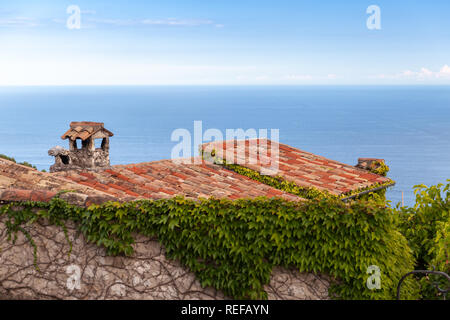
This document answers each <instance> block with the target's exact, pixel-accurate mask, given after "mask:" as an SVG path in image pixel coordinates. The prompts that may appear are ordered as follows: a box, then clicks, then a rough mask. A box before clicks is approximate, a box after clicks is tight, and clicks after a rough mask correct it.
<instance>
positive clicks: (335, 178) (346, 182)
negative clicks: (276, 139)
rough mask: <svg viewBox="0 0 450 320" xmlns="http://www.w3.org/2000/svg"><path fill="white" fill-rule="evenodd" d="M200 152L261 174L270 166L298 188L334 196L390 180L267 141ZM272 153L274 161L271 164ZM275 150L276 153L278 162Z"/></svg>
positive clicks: (211, 145) (212, 147) (211, 147)
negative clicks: (315, 189)
mask: <svg viewBox="0 0 450 320" xmlns="http://www.w3.org/2000/svg"><path fill="white" fill-rule="evenodd" d="M201 149H202V150H203V151H205V152H206V153H210V152H211V151H213V150H214V151H215V156H216V157H219V158H220V159H225V160H226V162H227V163H235V164H239V165H241V166H243V167H246V168H249V169H252V170H255V171H258V172H260V173H261V174H268V173H267V171H270V170H268V169H270V167H274V168H277V167H278V171H276V172H270V175H273V176H280V177H283V179H285V180H287V181H291V182H294V183H296V184H297V185H299V186H301V187H314V188H317V189H319V190H326V191H328V192H330V193H332V194H335V195H341V194H345V193H347V192H350V191H353V190H358V189H362V188H370V187H371V186H374V187H375V186H376V185H377V184H380V183H388V182H390V181H391V180H390V179H388V178H386V177H383V176H380V175H376V174H373V173H370V172H369V171H366V170H361V169H358V168H356V167H354V166H351V165H347V164H344V163H340V162H337V161H334V160H330V159H327V158H324V157H321V156H318V155H315V154H312V153H309V152H305V151H302V150H299V149H296V148H293V147H290V146H288V145H285V144H281V143H273V142H272V141H270V140H267V139H253V140H246V141H243V140H242V141H235V140H230V141H219V142H210V143H205V144H203V145H202V146H201ZM272 150H274V153H273V154H274V161H272V162H271V160H270V158H271V155H272ZM276 150H279V151H278V160H276V159H277V157H276ZM233 161H234V162H233ZM264 169H266V172H264Z"/></svg>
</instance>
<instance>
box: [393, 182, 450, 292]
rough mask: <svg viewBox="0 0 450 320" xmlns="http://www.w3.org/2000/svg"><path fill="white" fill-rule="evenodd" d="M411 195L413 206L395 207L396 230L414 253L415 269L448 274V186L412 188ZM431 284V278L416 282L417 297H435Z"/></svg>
mask: <svg viewBox="0 0 450 320" xmlns="http://www.w3.org/2000/svg"><path fill="white" fill-rule="evenodd" d="M449 181H450V180H449ZM414 192H415V194H416V204H415V206H414V207H413V208H409V207H399V206H397V209H396V212H397V214H398V215H399V217H400V224H399V227H400V230H401V232H402V234H403V235H404V236H405V237H406V239H407V240H408V243H409V246H410V247H411V248H412V250H413V252H414V256H415V258H416V261H417V263H416V266H415V269H421V270H423V269H428V270H431V269H433V268H434V267H436V270H439V271H444V272H447V273H449V271H450V268H449V263H448V260H449V259H448V256H449V252H450V251H449V248H450V246H449V242H450V232H449V228H450V227H449V226H450V184H447V185H445V186H444V185H443V184H438V185H436V186H431V187H427V186H425V185H419V186H415V191H414ZM434 280H435V279H434V278H433V277H431V279H428V278H423V279H422V280H420V283H421V287H422V292H421V294H422V296H423V297H424V298H426V299H433V298H436V297H437V291H436V289H435V288H433V287H432V285H431V282H432V281H434ZM443 284H444V285H445V286H448V285H449V284H448V283H443Z"/></svg>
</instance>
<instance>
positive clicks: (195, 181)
mask: <svg viewBox="0 0 450 320" xmlns="http://www.w3.org/2000/svg"><path fill="white" fill-rule="evenodd" d="M197 160H198V159H197ZM193 161H194V159H192V163H194V162H193ZM200 163H201V164H198V165H197V164H177V163H175V162H172V161H171V160H162V161H155V162H148V163H140V164H131V165H117V166H113V167H112V168H111V169H107V170H104V171H99V172H95V173H77V172H73V171H68V172H58V173H55V175H57V176H61V177H65V178H67V179H71V180H73V181H74V182H77V181H80V178H79V177H80V176H82V177H84V178H87V180H86V181H82V182H79V183H83V184H86V185H88V186H90V187H92V188H95V189H98V190H101V191H104V192H106V193H109V194H111V195H114V196H118V197H124V196H128V195H131V196H134V197H136V198H150V199H160V198H168V197H172V196H175V195H183V196H186V197H188V198H200V197H202V198H209V197H211V196H215V197H217V198H230V199H238V198H248V197H257V196H268V197H274V196H276V197H282V198H285V199H287V200H293V201H299V200H301V199H300V198H299V197H297V196H294V195H291V194H288V193H286V192H282V191H279V190H277V189H274V188H272V187H270V186H267V185H265V184H262V183H260V182H257V181H253V180H251V179H249V178H247V177H244V176H241V175H239V174H237V173H234V172H232V171H229V170H227V169H225V168H223V167H221V166H218V165H214V164H209V163H205V162H201V161H200ZM98 181H103V184H99V183H98ZM104 185H106V187H108V189H107V190H104V188H102V187H101V186H104Z"/></svg>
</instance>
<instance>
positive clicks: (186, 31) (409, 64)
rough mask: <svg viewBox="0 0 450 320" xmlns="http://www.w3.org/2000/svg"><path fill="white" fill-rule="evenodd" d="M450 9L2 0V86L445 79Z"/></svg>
mask: <svg viewBox="0 0 450 320" xmlns="http://www.w3.org/2000/svg"><path fill="white" fill-rule="evenodd" d="M70 5H76V6H78V7H79V8H80V9H81V15H80V17H81V20H80V21H81V29H72V30H71V29H69V28H68V27H67V20H68V18H69V17H70V16H71V14H69V13H67V8H68V7H69V6H70ZM370 5H377V6H378V7H379V8H380V9H381V20H380V21H381V29H380V30H376V29H375V30H369V29H368V28H367V25H366V21H367V19H368V18H369V16H370V14H368V13H366V10H367V8H368V7H369V6H370ZM449 17H450V1H448V0H435V1H433V0H430V1H414V0H396V1H392V0H389V1H380V0H372V1H364V0H358V1H335V0H334V1H331V0H330V1H327V0H321V1H317V0H315V1H301V0H292V1H288V0H271V1H266V0H147V1H132V0H129V1H122V0H120V1H117V0H116V1H111V0H108V1H106V0H89V1H87V0H86V1H84V0H73V1H54V0H52V1H31V0H29V1H22V0H14V1H9V0H8V1H7V0H0V85H91V84H92V85H121V84H124V85H145V84H236V85H237V84H258V85H264V84H290V85H297V84H332V85H334V84H450V18H449Z"/></svg>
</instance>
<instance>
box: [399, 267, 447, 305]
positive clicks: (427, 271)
mask: <svg viewBox="0 0 450 320" xmlns="http://www.w3.org/2000/svg"><path fill="white" fill-rule="evenodd" d="M413 274H425V275H430V274H432V275H437V276H441V277H444V278H447V281H448V282H449V283H450V276H449V275H448V274H446V273H445V272H443V271H436V270H435V268H434V266H433V270H414V271H411V272H408V273H407V274H405V275H404V276H403V277H402V278H401V279H400V281H399V282H398V286H397V300H400V289H401V286H402V283H403V281H404V280H405V279H406V278H407V277H408V276H410V275H413ZM432 285H433V286H434V287H435V288H436V290H438V291H439V292H440V293H442V295H443V296H444V300H446V298H447V293H448V292H449V291H450V286H448V287H447V288H446V289H442V288H441V287H440V286H439V283H438V282H437V281H434V282H432Z"/></svg>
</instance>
